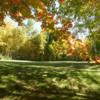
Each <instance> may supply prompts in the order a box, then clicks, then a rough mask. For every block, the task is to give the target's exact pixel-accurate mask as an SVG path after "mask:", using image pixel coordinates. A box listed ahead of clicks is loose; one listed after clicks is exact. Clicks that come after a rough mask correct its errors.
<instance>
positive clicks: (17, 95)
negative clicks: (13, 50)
mask: <svg viewBox="0 0 100 100" xmlns="http://www.w3.org/2000/svg"><path fill="white" fill-rule="evenodd" d="M0 100H100V65H96V64H87V63H73V62H72V63H71V62H70V63H67V62H7V61H1V62H0Z"/></svg>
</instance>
